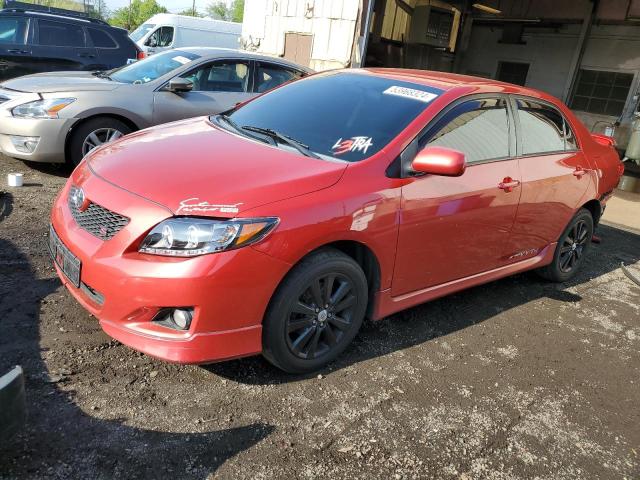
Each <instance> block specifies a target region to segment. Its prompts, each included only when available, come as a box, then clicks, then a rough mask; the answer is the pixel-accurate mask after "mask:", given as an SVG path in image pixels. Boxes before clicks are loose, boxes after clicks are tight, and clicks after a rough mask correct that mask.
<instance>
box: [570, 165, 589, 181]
mask: <svg viewBox="0 0 640 480" xmlns="http://www.w3.org/2000/svg"><path fill="white" fill-rule="evenodd" d="M589 171H590V170H589V169H588V168H582V167H581V166H577V167H576V169H575V170H574V171H573V176H574V177H578V179H580V178H582V176H583V175H586V174H587V172H589Z"/></svg>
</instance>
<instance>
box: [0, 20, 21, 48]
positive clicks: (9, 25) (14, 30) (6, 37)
mask: <svg viewBox="0 0 640 480" xmlns="http://www.w3.org/2000/svg"><path fill="white" fill-rule="evenodd" d="M26 33H27V20H26V19H25V18H19V17H0V44H5V43H11V44H18V45H24V43H25V37H26Z"/></svg>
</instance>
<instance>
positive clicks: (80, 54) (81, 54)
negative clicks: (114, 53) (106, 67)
mask: <svg viewBox="0 0 640 480" xmlns="http://www.w3.org/2000/svg"><path fill="white" fill-rule="evenodd" d="M78 56H79V57H80V58H95V57H96V56H95V55H93V54H91V53H79V54H78Z"/></svg>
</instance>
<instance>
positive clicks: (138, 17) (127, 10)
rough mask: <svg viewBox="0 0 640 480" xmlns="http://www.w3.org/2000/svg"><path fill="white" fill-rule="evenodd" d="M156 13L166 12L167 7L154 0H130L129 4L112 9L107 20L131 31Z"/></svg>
mask: <svg viewBox="0 0 640 480" xmlns="http://www.w3.org/2000/svg"><path fill="white" fill-rule="evenodd" d="M156 13H167V9H166V8H164V7H163V6H162V5H160V4H159V3H158V2H157V1H156V0H131V3H130V6H128V7H122V8H118V9H117V10H116V11H114V12H113V15H112V16H111V18H110V19H109V22H110V23H111V25H114V26H116V27H122V28H126V29H127V30H129V31H132V30H135V29H136V28H138V27H139V26H140V25H142V24H143V23H144V22H146V21H147V20H149V19H150V18H151V17H152V16H154V15H155V14H156Z"/></svg>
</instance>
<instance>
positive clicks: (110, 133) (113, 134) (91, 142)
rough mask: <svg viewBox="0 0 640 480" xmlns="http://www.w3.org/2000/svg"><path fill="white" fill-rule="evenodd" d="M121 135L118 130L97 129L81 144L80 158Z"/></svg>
mask: <svg viewBox="0 0 640 480" xmlns="http://www.w3.org/2000/svg"><path fill="white" fill-rule="evenodd" d="M123 135H124V134H123V133H122V132H121V131H120V130H116V129H115V128H99V129H98V130H94V131H93V132H91V133H90V134H89V135H87V137H86V138H85V139H84V142H83V143H82V156H83V157H84V156H85V155H86V154H87V153H89V152H90V151H91V150H93V149H94V148H96V147H99V146H100V145H103V144H105V143H109V142H112V141H114V140H117V139H118V138H120V137H122V136H123Z"/></svg>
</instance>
